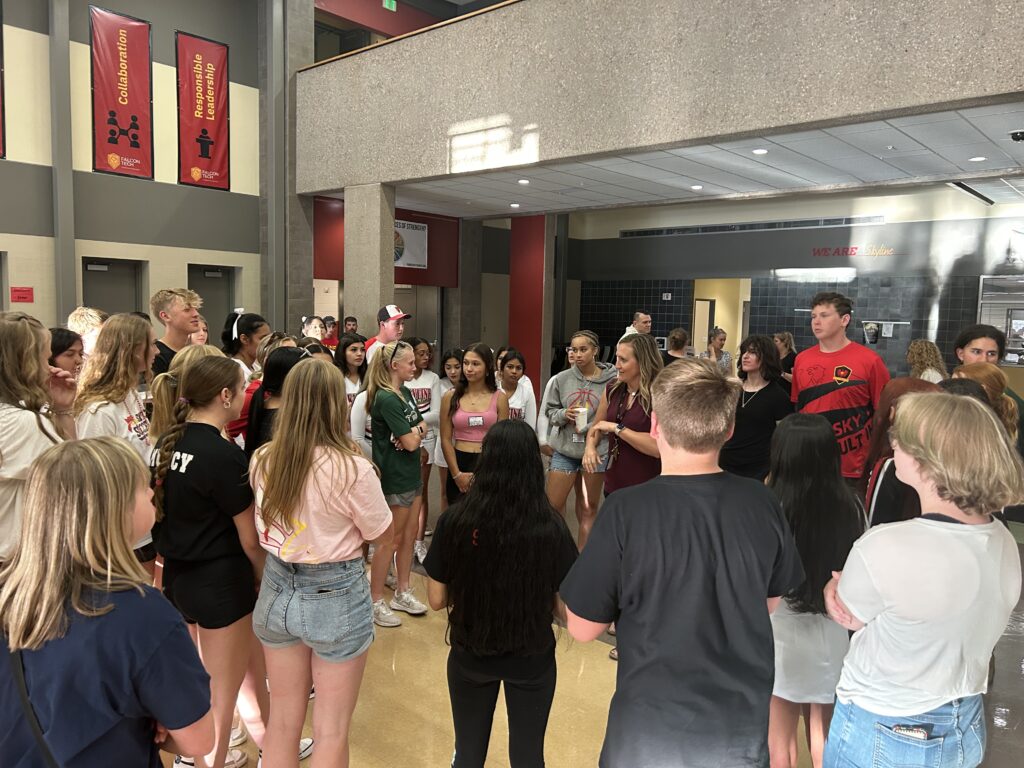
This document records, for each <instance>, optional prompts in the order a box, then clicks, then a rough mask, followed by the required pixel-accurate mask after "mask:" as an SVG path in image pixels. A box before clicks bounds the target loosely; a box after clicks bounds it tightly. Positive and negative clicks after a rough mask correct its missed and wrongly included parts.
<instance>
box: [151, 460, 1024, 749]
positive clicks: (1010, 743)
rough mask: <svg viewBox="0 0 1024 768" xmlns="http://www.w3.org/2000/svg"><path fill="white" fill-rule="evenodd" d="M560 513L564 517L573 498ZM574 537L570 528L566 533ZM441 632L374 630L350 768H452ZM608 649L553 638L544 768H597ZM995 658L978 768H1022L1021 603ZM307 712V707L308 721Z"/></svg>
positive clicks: (500, 735) (495, 737)
mask: <svg viewBox="0 0 1024 768" xmlns="http://www.w3.org/2000/svg"><path fill="white" fill-rule="evenodd" d="M431 490H432V494H431V495H432V497H433V498H432V502H433V507H432V508H433V509H434V510H438V509H439V508H440V505H439V503H438V499H437V487H436V479H435V480H433V481H432V483H431ZM567 508H568V509H572V498H571V497H570V500H569V504H568V505H567ZM436 514H437V513H436V512H435V513H434V514H432V515H431V518H434V517H436ZM575 527H576V526H575V520H571V521H570V528H572V529H573V530H575ZM1014 528H1015V533H1016V535H1017V539H1018V541H1020V542H1024V525H1021V526H1014ZM1022 557H1024V546H1022ZM414 585H415V588H416V591H417V593H418V594H419V595H420V596H421V597H423V598H425V596H426V590H425V587H424V584H423V578H422V576H419V575H417V576H414ZM445 624H446V622H445V618H444V614H443V612H442V613H434V612H431V613H429V614H428V615H427V616H424V617H405V616H404V615H403V625H402V626H401V627H399V628H397V629H383V628H379V627H378V628H377V639H376V641H375V642H374V644H373V647H372V648H371V649H370V651H369V654H370V656H369V660H368V663H367V668H366V676H365V677H364V679H363V685H362V688H361V690H360V695H359V703H358V706H357V707H356V712H355V716H354V718H353V722H352V734H351V738H352V746H351V765H352V766H353V768H406V766H409V767H410V768H412V766H417V767H419V766H438V767H439V768H440V767H441V766H448V765H449V764H450V762H451V756H452V747H453V731H452V721H451V710H450V707H449V702H448V688H447V682H446V678H445V663H446V659H447V655H448V647H447V645H445ZM612 642H613V638H609V637H607V636H606V637H604V638H602V641H598V642H593V643H586V644H583V643H577V642H575V641H573V640H572V639H571V638H570V637H569V636H568V634H567V633H566V632H564V630H560V636H559V640H558V647H557V658H558V687H557V689H556V691H555V700H554V705H553V707H552V711H551V720H550V723H549V726H548V734H547V742H546V761H547V765H549V766H551V767H552V768H563V766H564V767H572V768H577V767H583V766H596V765H597V760H598V755H599V754H600V751H601V742H602V740H603V738H604V730H605V721H606V718H607V714H608V702H609V700H610V698H611V695H612V693H613V692H614V690H615V662H613V661H611V660H610V659H609V658H608V649H609V647H610V646H609V643H612ZM995 654H996V675H995V682H994V683H993V685H992V687H991V690H990V691H989V693H988V695H987V696H986V697H985V712H986V716H987V718H988V728H989V730H988V751H987V754H986V759H985V762H984V763H983V765H984V766H986V768H1020V766H1021V765H1024V758H1022V756H1021V755H1022V754H1024V598H1022V600H1021V602H1020V603H1018V605H1017V608H1016V610H1015V611H1014V613H1013V616H1012V617H1011V620H1010V625H1009V627H1008V628H1007V631H1006V634H1005V635H1004V636H1003V638H1002V640H1001V641H1000V643H999V645H998V646H997V647H996V652H995ZM313 706H314V702H311V703H310V713H312V708H313ZM311 722H312V721H311V719H310V716H309V715H307V720H306V728H305V730H304V732H303V735H305V736H311V735H312V728H311ZM800 742H801V743H800V759H799V768H809V766H810V759H809V757H808V754H807V750H806V746H805V744H804V740H803V737H802V736H801V739H800ZM507 745H508V721H507V719H506V717H505V712H504V704H503V700H501V699H499V701H498V705H497V708H496V710H495V718H494V729H493V731H492V734H491V746H490V753H489V755H488V759H487V768H508V766H509V762H508V749H507ZM242 749H243V751H245V752H246V753H247V754H248V756H249V766H251V767H252V768H255V765H256V757H257V752H256V747H255V745H254V744H253V743H252V741H248V742H246V743H245V744H244V745H243V747H242ZM164 764H165V765H166V766H170V765H171V764H172V760H171V759H167V757H166V756H165V760H164ZM302 765H304V766H308V765H309V763H308V761H307V762H304V763H303V764H302Z"/></svg>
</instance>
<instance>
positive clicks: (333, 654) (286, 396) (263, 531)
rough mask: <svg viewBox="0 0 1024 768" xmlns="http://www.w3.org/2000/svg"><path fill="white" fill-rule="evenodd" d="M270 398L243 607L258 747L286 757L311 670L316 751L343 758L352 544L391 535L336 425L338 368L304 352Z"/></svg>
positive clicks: (356, 628) (357, 588) (356, 601)
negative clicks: (248, 609) (254, 565)
mask: <svg viewBox="0 0 1024 768" xmlns="http://www.w3.org/2000/svg"><path fill="white" fill-rule="evenodd" d="M281 398H282V403H281V408H280V410H279V411H278V416H277V428H276V429H275V430H274V438H273V440H271V442H269V443H267V445H265V446H263V447H262V448H260V449H259V450H258V451H257V452H256V453H255V455H254V456H253V460H252V465H251V468H250V477H251V482H252V487H253V491H254V493H255V496H256V530H257V533H258V534H259V540H260V544H261V545H262V546H263V548H264V549H266V550H267V552H268V553H269V555H268V557H267V562H266V567H265V569H264V572H263V585H262V587H261V589H260V596H259V600H258V601H257V603H256V610H255V611H254V616H253V619H254V621H253V625H254V628H255V630H256V635H257V637H259V639H260V642H261V643H263V647H264V652H265V655H266V659H267V674H268V677H269V682H270V691H271V694H270V696H271V708H270V709H271V715H270V725H269V726H268V728H267V735H266V739H265V741H264V746H263V752H264V756H265V757H266V758H267V762H268V764H270V765H277V764H279V763H284V762H287V761H289V760H291V761H294V758H295V755H294V751H295V743H296V742H297V741H298V739H299V737H300V735H301V732H302V726H303V723H304V722H305V718H306V706H307V703H308V702H307V699H306V694H307V693H308V692H309V689H310V685H311V684H312V681H313V675H314V673H315V675H316V678H317V684H316V688H317V697H316V702H317V709H318V710H320V711H319V712H318V717H317V718H316V721H315V722H314V724H313V738H314V740H315V741H316V742H317V750H318V754H320V758H321V759H322V760H323V762H324V764H327V765H347V764H348V727H349V723H350V721H351V717H352V712H353V710H354V709H355V705H356V698H357V696H358V694H359V686H360V683H361V682H362V678H363V671H364V669H365V667H366V651H367V650H368V649H369V647H370V644H371V643H372V642H373V609H372V605H371V602H370V588H369V585H368V584H367V581H366V579H365V578H364V577H363V573H364V570H363V559H362V544H363V542H364V541H370V542H373V543H374V544H377V545H380V544H389V543H390V541H391V537H392V532H393V529H392V520H391V510H390V509H389V508H388V505H387V502H386V501H385V500H384V493H383V492H382V491H381V486H380V479H379V478H378V476H377V472H376V469H375V468H374V466H373V464H371V463H370V462H369V461H367V460H366V459H365V458H364V457H363V453H362V451H361V450H360V449H359V448H358V447H357V446H356V444H355V443H354V442H353V441H352V438H351V437H349V435H348V434H347V431H346V426H347V424H348V402H347V398H346V396H345V379H344V376H343V375H342V373H341V371H339V370H338V369H337V368H336V367H335V366H334V365H332V364H330V363H328V362H326V361H322V360H315V359H310V360H303V361H302V362H300V363H298V364H297V365H296V366H295V367H294V368H293V369H292V370H291V371H290V372H289V373H288V377H287V379H286V380H285V384H284V390H283V392H282V393H281ZM293 598H295V599H293ZM321 715H322V717H321ZM317 723H330V724H331V725H332V727H334V726H335V725H336V724H340V727H341V730H342V734H341V737H340V738H328V737H326V736H321V735H320V734H318V733H317ZM325 749H327V750H332V749H333V750H336V753H335V754H332V755H329V756H328V755H324V754H323V751H324V750H325Z"/></svg>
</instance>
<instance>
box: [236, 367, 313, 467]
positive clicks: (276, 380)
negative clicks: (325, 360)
mask: <svg viewBox="0 0 1024 768" xmlns="http://www.w3.org/2000/svg"><path fill="white" fill-rule="evenodd" d="M309 355H310V353H309V352H307V351H306V350H305V349H299V348H298V347H278V348H277V349H275V350H274V351H273V352H271V353H270V354H269V355H268V356H267V362H266V364H265V365H264V366H263V379H262V380H261V381H260V385H259V387H258V388H257V389H256V391H255V392H253V395H252V400H250V401H249V421H248V424H247V426H246V430H245V455H246V456H248V457H249V458H250V459H251V458H252V455H253V453H254V452H255V451H256V449H257V448H259V447H260V446H261V445H263V443H264V442H266V441H264V440H261V439H260V431H261V430H262V429H263V422H265V421H266V420H267V413H268V411H269V410H270V409H269V408H267V407H266V398H267V396H268V395H277V396H280V394H281V389H282V388H283V387H284V379H285V377H286V376H287V375H288V372H289V371H290V370H291V369H292V368H294V367H295V366H296V365H297V364H298V362H299V361H300V360H305V359H306V358H307V357H309Z"/></svg>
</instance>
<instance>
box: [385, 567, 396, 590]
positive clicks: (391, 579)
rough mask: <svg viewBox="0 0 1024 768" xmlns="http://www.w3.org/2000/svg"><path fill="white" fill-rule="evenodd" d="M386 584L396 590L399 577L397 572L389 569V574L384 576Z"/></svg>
mask: <svg viewBox="0 0 1024 768" xmlns="http://www.w3.org/2000/svg"><path fill="white" fill-rule="evenodd" d="M384 586H385V587H387V588H388V589H390V590H391V591H392V592H394V591H395V590H396V589H398V577H397V576H395V572H394V571H393V570H391V569H388V575H387V576H385V577H384Z"/></svg>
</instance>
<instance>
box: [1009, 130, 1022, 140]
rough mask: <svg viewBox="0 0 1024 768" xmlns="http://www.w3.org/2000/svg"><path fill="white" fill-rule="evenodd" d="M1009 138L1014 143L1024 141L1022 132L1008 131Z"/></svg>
mask: <svg viewBox="0 0 1024 768" xmlns="http://www.w3.org/2000/svg"><path fill="white" fill-rule="evenodd" d="M1010 138H1011V139H1013V140H1014V141H1024V131H1010Z"/></svg>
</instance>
